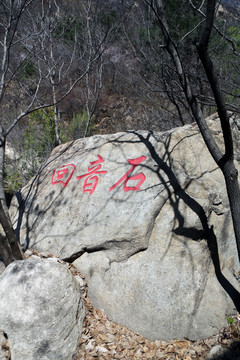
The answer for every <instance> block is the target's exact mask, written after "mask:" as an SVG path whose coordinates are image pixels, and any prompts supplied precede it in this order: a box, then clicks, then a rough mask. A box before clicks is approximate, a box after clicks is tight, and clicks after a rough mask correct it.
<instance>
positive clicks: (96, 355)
mask: <svg viewBox="0 0 240 360" xmlns="http://www.w3.org/2000/svg"><path fill="white" fill-rule="evenodd" d="M70 267H71V266H70ZM71 270H72V272H73V273H75V275H78V276H79V273H78V274H76V272H75V271H74V269H73V268H72V269H71ZM81 277H82V276H81ZM82 279H83V278H82ZM82 290H83V298H84V303H85V311H86V318H85V322H84V328H83V332H82V338H81V341H80V344H79V352H78V356H77V358H76V360H95V359H98V360H114V359H125V360H138V359H142V360H145V359H153V360H192V359H197V360H203V359H212V360H213V359H214V360H240V317H239V315H238V314H237V315H232V316H230V317H229V318H227V319H226V327H224V328H223V329H221V330H220V331H219V333H218V334H216V335H215V336H212V337H209V338H208V339H204V340H199V341H190V340H187V339H182V340H177V339H176V340H173V341H171V342H165V341H150V340H148V339H146V338H144V337H142V336H141V335H139V334H137V333H135V332H133V331H131V330H129V329H127V328H126V327H125V326H123V325H121V324H117V323H116V322H112V321H110V320H109V319H108V318H107V316H106V315H105V314H104V313H103V312H102V311H100V310H99V309H96V308H94V307H93V306H92V303H91V300H90V299H89V298H88V296H87V284H86V283H84V282H83V286H82Z"/></svg>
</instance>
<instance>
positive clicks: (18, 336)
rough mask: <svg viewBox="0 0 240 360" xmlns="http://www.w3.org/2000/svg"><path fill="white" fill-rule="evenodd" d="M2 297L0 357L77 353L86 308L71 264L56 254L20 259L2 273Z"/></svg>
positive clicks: (31, 359)
mask: <svg viewBox="0 0 240 360" xmlns="http://www.w3.org/2000/svg"><path fill="white" fill-rule="evenodd" d="M0 298H1V306H0V328H1V330H2V332H1V334H2V336H1V352H0V358H1V359H2V358H4V356H5V359H7V358H9V359H10V358H11V360H23V359H24V360H26V359H28V360H38V359H39V360H44V359H46V360H51V359H52V360H56V359H58V360H68V359H69V360H71V359H72V358H73V356H74V355H76V352H77V346H78V342H79V340H80V337H81V332H82V326H83V320H84V316H85V312H84V308H83V302H82V297H81V292H80V285H79V283H78V282H77V280H76V279H75V278H74V277H73V276H72V273H71V272H70V271H69V270H68V268H67V265H66V264H61V263H60V262H59V261H58V259H55V258H52V259H26V260H22V261H15V262H14V263H12V264H10V265H9V266H8V267H7V268H6V270H5V271H4V272H3V273H2V275H1V276H0ZM1 354H2V355H1ZM1 356H2V357H1ZM8 356H9V357H8Z"/></svg>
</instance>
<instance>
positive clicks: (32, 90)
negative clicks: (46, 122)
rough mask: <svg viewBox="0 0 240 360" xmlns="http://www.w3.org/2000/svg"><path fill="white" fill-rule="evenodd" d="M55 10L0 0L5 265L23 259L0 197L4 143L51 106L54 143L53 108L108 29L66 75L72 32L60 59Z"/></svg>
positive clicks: (0, 211) (94, 56)
mask: <svg viewBox="0 0 240 360" xmlns="http://www.w3.org/2000/svg"><path fill="white" fill-rule="evenodd" d="M61 5H62V4H61V0H59V2H57V1H56V0H41V1H39V2H36V1H34V0H18V1H16V0H2V1H1V3H0V56H1V59H0V60H1V63H0V66H1V69H0V109H1V119H0V223H1V225H2V228H3V232H4V234H5V235H4V234H3V233H2V234H1V235H0V255H1V257H2V259H3V261H4V263H5V264H6V265H8V264H9V263H10V262H12V261H14V260H15V259H22V258H23V252H22V249H21V247H20V245H19V243H18V239H17V238H16V235H15V233H14V231H13V227H12V224H11V220H10V217H9V213H8V207H7V203H6V196H5V191H4V162H5V146H6V139H7V137H8V135H9V134H10V133H11V131H12V130H13V129H14V128H15V127H16V125H17V124H18V123H19V122H20V121H21V119H23V118H25V117H27V116H28V115H30V114H31V113H33V112H34V111H36V110H39V109H46V108H48V107H50V106H53V107H54V110H55V111H54V119H53V121H54V122H55V132H56V139H57V142H58V143H59V142H60V137H59V132H58V124H59V113H58V104H59V103H60V102H61V101H62V100H63V99H65V98H66V97H67V96H68V95H69V94H70V93H71V91H72V89H73V88H74V87H75V86H76V85H77V84H78V83H79V82H80V81H81V80H82V79H84V77H85V76H88V75H89V72H90V69H91V67H92V66H93V64H94V63H95V62H97V61H98V59H100V58H101V56H102V53H103V51H104V44H106V43H107V41H108V35H109V33H110V29H108V31H107V32H106V33H105V34H103V36H102V37H101V39H99V46H96V47H95V48H94V50H93V49H91V53H90V55H89V56H88V57H87V59H88V61H87V62H83V66H82V67H81V71H78V72H75V73H73V72H71V70H72V65H73V63H74V62H76V51H75V47H76V44H77V34H76V32H77V30H73V43H72V44H71V46H68V47H71V51H69V52H68V53H67V54H66V53H65V54H64V56H63V52H62V50H63V48H62V47H61V46H62V45H61V43H60V42H59V37H61V36H59V32H60V35H64V29H63V28H61V26H60V25H61V22H60V20H59V14H60V9H61ZM72 29H73V28H71V31H72ZM68 40H69V39H68ZM85 50H86V48H85ZM81 57H82V58H84V49H83V50H82V53H81V56H80V58H78V59H77V60H78V66H79V62H80V61H81ZM70 73H71V76H70ZM49 84H50V87H51V94H52V95H51V96H49V93H48V91H47V94H46V89H48V88H49ZM60 85H61V86H60ZM14 93H15V94H16V93H17V101H16V103H15V104H13V106H12V107H11V111H8V116H9V117H8V118H7V117H6V116H4V114H5V115H6V112H4V111H3V108H4V105H6V101H7V100H6V99H9V98H10V99H11V98H12V99H13V98H14V96H13V94H14ZM10 106H11V104H10Z"/></svg>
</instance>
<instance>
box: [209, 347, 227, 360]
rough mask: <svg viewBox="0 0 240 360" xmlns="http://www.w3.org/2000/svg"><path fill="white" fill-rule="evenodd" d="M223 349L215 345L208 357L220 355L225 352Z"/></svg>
mask: <svg viewBox="0 0 240 360" xmlns="http://www.w3.org/2000/svg"><path fill="white" fill-rule="evenodd" d="M223 350H224V349H223V347H222V346H221V345H215V346H213V347H212V348H211V350H210V351H209V353H208V356H209V357H210V358H211V357H213V356H217V355H220V354H221V353H222V352H223Z"/></svg>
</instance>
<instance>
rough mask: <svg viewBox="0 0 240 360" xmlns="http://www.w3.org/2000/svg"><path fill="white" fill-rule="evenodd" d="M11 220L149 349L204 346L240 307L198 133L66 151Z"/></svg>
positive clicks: (98, 141) (223, 200)
mask: <svg viewBox="0 0 240 360" xmlns="http://www.w3.org/2000/svg"><path fill="white" fill-rule="evenodd" d="M208 123H209V126H210V128H211V130H212V132H213V134H214V136H215V140H216V141H217V142H218V143H219V144H220V146H222V145H221V132H220V127H219V122H218V120H217V119H215V118H212V119H210V120H209V121H208ZM233 129H234V131H235V129H236V134H237V131H238V130H237V123H233ZM234 134H235V133H234ZM235 137H236V141H235V142H236V146H237V147H236V166H237V167H239V162H238V161H239V145H238V144H237V136H235V135H234V139H235ZM11 216H12V219H13V220H14V226H15V229H16V231H17V233H18V234H19V235H20V240H21V243H22V244H23V245H24V246H26V247H30V248H33V249H35V250H38V251H40V252H47V253H54V254H55V255H57V256H59V257H61V258H63V259H65V260H68V261H74V264H75V265H76V266H77V267H78V269H79V270H80V271H81V272H83V273H84V274H85V276H86V279H87V281H88V285H89V296H90V298H91V299H92V301H93V304H94V305H95V306H96V307H99V308H100V309H102V310H104V311H105V313H106V314H107V315H108V317H109V318H111V319H112V320H114V321H117V322H119V323H122V324H124V325H126V326H128V327H129V328H131V329H133V330H135V331H137V332H139V333H141V334H142V335H144V336H145V337H148V338H150V339H162V340H169V339H172V338H183V337H187V338H190V339H199V338H204V337H207V336H209V335H211V334H214V333H216V332H217V331H218V329H219V328H221V326H223V325H225V315H226V313H230V312H231V311H233V309H234V308H236V305H237V302H239V300H237V299H239V293H238V292H237V290H236V289H238V281H237V276H236V274H237V272H238V271H239V268H238V266H239V265H238V258H237V252H236V245H235V240H234V233H233V229H232V224H231V216H230V211H229V205H228V199H227V195H226V189H225V184H224V178H223V176H222V174H221V172H220V170H218V168H217V166H216V164H215V162H214V161H213V160H212V158H211V156H210V155H209V152H208V150H207V148H206V146H205V144H204V143H203V140H202V137H201V135H200V133H199V131H198V128H197V126H196V125H187V126H184V127H182V128H176V129H172V130H170V131H167V132H162V133H150V132H147V131H129V132H125V133H117V134H113V135H103V136H93V137H90V138H86V139H80V140H77V141H75V142H73V143H68V144H65V145H61V146H59V147H57V148H55V149H54V151H53V152H52V154H51V156H50V158H49V159H48V160H47V162H46V163H45V164H44V165H43V166H42V168H41V170H40V171H39V174H37V175H36V177H35V178H34V179H33V181H32V182H31V183H29V184H28V185H27V186H26V187H25V188H23V189H22V190H21V191H20V192H19V193H17V194H16V197H15V199H14V201H13V203H12V206H11ZM210 253H212V257H211V255H210ZM215 271H216V272H217V276H216V274H215ZM232 287H233V288H232ZM229 294H230V295H229ZM238 306H239V305H238Z"/></svg>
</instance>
